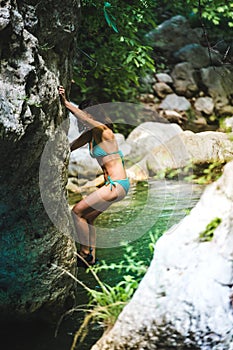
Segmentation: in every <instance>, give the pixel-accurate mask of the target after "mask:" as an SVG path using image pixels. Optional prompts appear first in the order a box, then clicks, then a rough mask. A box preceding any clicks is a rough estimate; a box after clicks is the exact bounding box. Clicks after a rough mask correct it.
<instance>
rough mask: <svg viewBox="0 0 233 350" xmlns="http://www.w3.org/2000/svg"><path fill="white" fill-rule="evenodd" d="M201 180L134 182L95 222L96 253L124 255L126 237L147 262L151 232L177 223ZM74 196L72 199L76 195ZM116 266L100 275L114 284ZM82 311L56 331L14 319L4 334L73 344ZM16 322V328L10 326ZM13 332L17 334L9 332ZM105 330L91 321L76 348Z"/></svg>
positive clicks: (46, 346)
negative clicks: (193, 182)
mask: <svg viewBox="0 0 233 350" xmlns="http://www.w3.org/2000/svg"><path fill="white" fill-rule="evenodd" d="M203 189H204V188H203V186H200V185H194V184H188V183H185V182H180V181H179V182H178V181H167V180H164V181H155V180H152V181H149V183H146V182H145V183H138V184H137V185H136V184H135V185H132V186H131V188H130V191H129V193H128V195H127V197H126V198H124V200H122V201H121V202H118V203H115V204H113V205H112V206H111V207H110V208H109V209H108V211H106V212H105V213H103V214H101V215H100V216H99V218H98V220H97V222H96V226H97V236H98V239H97V245H98V249H97V256H98V258H99V259H100V260H101V259H103V260H105V261H106V263H107V264H110V263H112V262H114V263H118V262H120V261H121V260H122V257H123V254H124V252H125V248H124V246H123V243H125V244H127V245H130V246H132V248H133V250H134V251H136V252H137V257H138V259H139V260H142V261H143V262H145V264H146V265H149V263H150V258H151V252H150V250H149V243H150V241H151V239H150V235H149V233H150V232H152V233H154V232H157V233H158V234H162V233H163V232H164V231H166V230H168V229H171V230H172V227H174V225H178V224H179V222H180V220H182V218H184V216H185V215H187V213H188V212H189V210H190V209H191V208H192V207H194V205H195V204H196V202H197V201H198V200H199V198H200V195H201V193H202V192H203ZM72 200H73V199H72ZM78 278H79V279H80V280H82V281H83V282H84V283H85V284H86V285H87V286H89V287H91V288H96V287H97V286H96V281H95V280H94V279H93V277H92V275H91V274H90V273H88V274H87V273H86V272H85V271H84V270H83V269H79V272H78ZM121 278H122V276H120V275H119V274H118V273H117V272H116V271H105V272H104V273H103V272H101V279H102V280H103V281H104V282H105V283H107V284H110V285H114V284H116V283H117V282H118V281H119V280H121ZM87 302H88V298H87V294H86V292H85V290H84V289H82V288H81V287H80V286H79V287H78V300H77V303H78V307H81V305H84V304H86V303H87ZM83 316H84V315H83V313H81V312H75V313H73V314H72V315H70V316H69V317H66V318H64V320H63V322H62V323H61V327H60V328H59V332H58V335H57V337H56V338H55V337H54V328H53V329H51V328H48V326H47V324H41V323H40V324H38V325H34V326H32V325H29V324H24V325H20V327H19V325H15V327H14V326H13V327H12V326H11V328H10V329H9V334H8V331H7V333H6V332H4V331H3V330H1V335H2V339H7V340H8V341H9V344H8V345H9V346H8V347H6V348H5V349H7V350H8V349H9V350H12V349H14V350H29V349H30V350H31V349H33V350H69V349H70V346H71V343H72V340H73V336H74V333H75V331H76V330H77V329H78V328H79V325H80V324H81V322H82V320H83ZM12 328H13V329H12ZM11 334H14V337H12V336H11ZM101 334H102V330H101V329H99V327H98V325H92V326H91V327H90V329H89V332H88V335H87V337H86V339H85V341H84V343H82V344H78V345H77V347H76V349H77V350H89V349H90V348H91V346H92V345H93V344H94V343H95V342H96V341H97V340H98V339H99V338H100V336H101Z"/></svg>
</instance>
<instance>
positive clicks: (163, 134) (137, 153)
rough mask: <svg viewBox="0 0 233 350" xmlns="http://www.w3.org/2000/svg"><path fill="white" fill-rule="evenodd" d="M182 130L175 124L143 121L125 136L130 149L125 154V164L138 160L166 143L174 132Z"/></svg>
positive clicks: (177, 132) (178, 132)
mask: <svg viewBox="0 0 233 350" xmlns="http://www.w3.org/2000/svg"><path fill="white" fill-rule="evenodd" d="M181 132H182V129H181V127H179V126H178V125H177V124H169V123H168V124H163V123H156V122H145V123H142V124H140V125H139V126H137V127H136V128H135V129H134V130H133V131H132V132H131V133H130V134H129V136H128V137H127V139H126V143H127V144H128V145H130V147H131V151H130V153H129V154H128V155H127V157H126V160H127V164H128V165H129V164H131V165H132V163H135V162H138V161H140V160H141V159H142V158H144V156H146V155H147V154H148V153H150V152H151V150H153V149H154V148H155V147H156V146H159V145H161V144H164V143H166V142H167V141H168V140H169V139H171V138H173V137H174V136H175V135H176V134H180V133H181Z"/></svg>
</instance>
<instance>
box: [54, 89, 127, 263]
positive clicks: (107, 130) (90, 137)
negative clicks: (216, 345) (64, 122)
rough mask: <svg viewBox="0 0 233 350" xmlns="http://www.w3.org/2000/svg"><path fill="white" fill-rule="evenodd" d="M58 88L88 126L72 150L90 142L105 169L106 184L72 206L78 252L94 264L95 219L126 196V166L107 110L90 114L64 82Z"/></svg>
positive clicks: (93, 151)
mask: <svg viewBox="0 0 233 350" xmlns="http://www.w3.org/2000/svg"><path fill="white" fill-rule="evenodd" d="M58 90H59V94H60V97H61V101H62V103H63V104H64V106H65V107H66V108H67V109H68V110H69V111H70V112H71V113H73V114H74V116H75V117H77V118H78V121H79V123H81V124H83V126H84V127H85V129H86V131H84V132H83V133H82V134H81V135H80V136H79V137H78V138H77V139H76V140H74V141H73V142H72V143H71V145H70V149H71V152H72V151H74V150H75V149H77V148H80V147H82V146H83V145H85V144H87V143H88V144H89V151H90V155H91V156H92V157H93V158H96V159H97V161H98V163H99V164H100V166H101V168H102V169H103V174H104V179H105V185H104V186H102V187H101V188H99V189H97V190H96V191H94V192H93V193H91V194H90V195H88V196H87V197H85V198H84V199H82V200H81V201H80V202H79V203H77V204H76V205H75V206H74V207H73V209H72V214H73V216H74V221H75V224H76V229H77V235H78V239H79V243H80V252H79V254H80V255H81V256H82V257H83V258H84V259H85V260H86V261H87V262H88V263H89V264H90V265H94V264H95V262H96V258H95V246H96V233H95V228H94V226H93V223H94V220H95V219H96V218H97V216H99V215H100V214H101V213H102V212H103V211H104V210H106V209H107V208H108V207H109V206H110V205H111V204H112V203H114V202H117V201H119V200H121V199H123V198H124V197H125V196H126V194H127V192H128V190H129V179H128V178H127V175H126V171H125V168H124V159H123V154H122V152H121V151H120V150H119V149H118V145H117V141H116V139H115V136H114V133H113V131H112V129H111V123H109V121H108V120H107V118H106V117H105V116H104V113H102V114H100V113H99V110H97V113H94V114H95V116H93V115H90V114H89V113H87V112H85V111H83V110H82V109H81V108H83V107H82V104H80V105H79V108H78V107H76V106H74V105H73V104H72V103H70V102H69V101H68V100H67V98H66V95H65V89H64V88H63V87H62V86H60V87H59V88H58ZM78 264H79V265H80V266H82V260H81V259H80V260H78Z"/></svg>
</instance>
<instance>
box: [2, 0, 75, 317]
mask: <svg viewBox="0 0 233 350" xmlns="http://www.w3.org/2000/svg"><path fill="white" fill-rule="evenodd" d="M78 23H79V1H73V0H67V1H65V2H64V1H57V0H56V1H55V0H51V1H40V2H38V1H34V0H28V1H15V0H11V1H7V0H6V1H2V2H1V8H0V56H1V69H0V150H1V156H0V157H1V167H0V190H1V204H0V227H1V231H0V246H1V257H0V288H1V290H0V315H1V316H0V320H6V318H10V319H14V318H18V319H24V318H31V317H33V316H35V317H37V318H38V317H41V318H45V319H46V320H52V319H53V318H57V316H58V315H59V314H60V313H62V312H63V311H64V310H65V309H67V307H70V306H71V305H72V303H73V298H74V291H75V289H74V286H73V282H72V281H71V279H70V278H69V277H67V276H66V275H62V274H61V273H60V272H59V271H58V270H57V269H56V268H54V265H53V264H58V265H61V266H62V267H63V268H66V269H68V270H69V271H71V272H75V256H74V251H75V245H74V242H73V240H71V239H70V236H69V232H70V230H71V229H72V228H71V220H70V216H69V213H68V205H66V201H65V200H64V201H63V202H61V203H62V204H61V206H60V208H59V210H60V211H61V212H62V213H63V214H64V218H65V220H63V221H64V222H63V226H62V227H61V229H60V230H58V229H57V228H56V227H55V226H54V224H53V223H52V222H51V221H50V219H49V217H48V215H47V214H46V211H45V209H44V206H43V203H42V200H41V194H40V187H39V167H40V160H41V155H42V152H43V149H44V147H45V145H46V142H47V141H48V140H49V139H51V140H53V139H56V147H55V148H54V149H53V155H52V156H51V159H49V160H50V162H49V164H48V169H50V172H51V173H54V171H55V170H56V169H58V170H57V171H56V172H55V173H54V174H55V176H51V177H49V178H47V179H46V180H47V183H46V186H47V200H48V201H51V205H54V206H55V208H56V205H57V200H58V198H56V193H57V192H56V191H57V188H64V185H65V183H66V176H67V175H66V166H67V161H68V156H69V151H68V141H67V138H66V131H67V130H66V127H63V128H62V130H61V131H60V132H59V133H57V135H58V136H56V138H55V136H54V135H55V134H56V128H57V127H58V126H59V125H60V124H61V122H62V120H63V118H65V117H66V114H65V111H64V110H62V107H61V106H60V103H59V98H58V94H57V86H58V85H59V84H61V83H62V84H64V85H65V86H67V85H68V86H69V82H70V80H71V74H70V71H71V66H72V56H73V51H74V36H75V33H76V31H77V26H78ZM60 195H62V196H63V197H64V198H63V199H65V193H64V191H63V193H62V194H60Z"/></svg>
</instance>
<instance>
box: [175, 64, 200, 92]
mask: <svg viewBox="0 0 233 350" xmlns="http://www.w3.org/2000/svg"><path fill="white" fill-rule="evenodd" d="M171 76H172V79H173V81H174V83H173V86H174V89H175V91H176V93H177V94H178V95H182V96H186V97H192V96H195V95H196V94H197V93H198V91H199V88H198V84H197V82H196V79H195V70H194V68H193V67H192V65H191V63H189V62H182V63H178V64H176V65H175V67H174V68H173V70H172V73H171Z"/></svg>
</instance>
